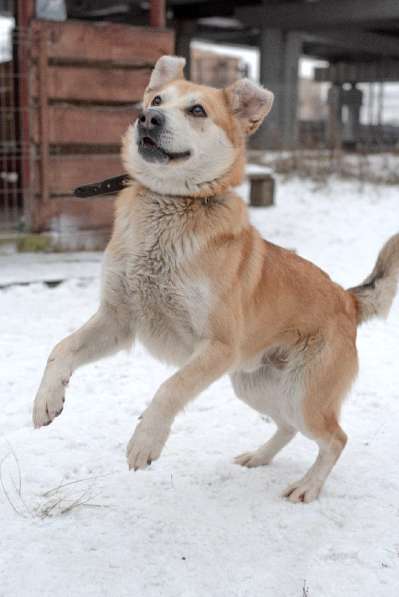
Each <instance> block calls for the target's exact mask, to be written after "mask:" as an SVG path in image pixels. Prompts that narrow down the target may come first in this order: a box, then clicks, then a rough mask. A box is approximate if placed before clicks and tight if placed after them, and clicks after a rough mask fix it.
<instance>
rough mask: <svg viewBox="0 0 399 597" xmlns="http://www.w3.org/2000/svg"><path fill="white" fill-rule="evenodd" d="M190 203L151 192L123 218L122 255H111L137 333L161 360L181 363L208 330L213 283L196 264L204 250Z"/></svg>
mask: <svg viewBox="0 0 399 597" xmlns="http://www.w3.org/2000/svg"><path fill="white" fill-rule="evenodd" d="M190 216H191V213H190V209H189V204H185V203H184V201H182V200H180V201H179V202H178V203H176V202H174V200H173V198H170V199H169V198H165V199H164V198H162V199H160V198H159V197H151V196H148V195H147V196H146V197H144V198H143V200H142V201H141V202H140V205H139V209H138V211H137V213H135V214H134V217H133V218H131V219H130V222H129V225H126V222H123V223H122V222H118V223H117V225H119V226H120V229H119V231H118V233H119V238H121V235H122V247H123V251H122V255H121V256H118V258H117V260H115V256H114V254H111V255H108V256H107V260H106V267H105V269H106V271H105V288H107V278H108V279H109V278H112V277H115V267H116V268H117V270H118V278H119V282H120V280H121V277H122V285H121V290H120V291H121V292H122V293H123V297H121V299H122V300H123V301H126V302H127V303H128V305H129V311H130V314H131V318H132V319H133V320H134V327H135V331H136V335H137V337H138V338H139V340H141V342H142V343H143V344H144V345H145V346H146V347H147V349H148V350H149V351H150V352H152V353H153V354H154V356H156V357H157V358H159V359H161V360H164V361H167V362H170V363H172V364H175V365H180V364H182V363H183V362H184V361H186V360H187V358H189V356H190V355H191V354H192V352H193V350H194V349H195V346H196V343H197V342H198V341H199V340H200V339H201V338H202V337H203V336H204V334H206V327H207V320H208V313H209V305H210V291H209V284H208V282H207V280H206V278H205V277H204V276H201V274H199V272H198V269H197V270H196V272H195V273H194V271H193V262H194V261H195V258H196V256H197V254H198V252H199V250H200V247H199V245H198V240H197V238H196V236H195V234H193V232H192V228H191V226H190V225H189V224H190V221H189V218H190Z"/></svg>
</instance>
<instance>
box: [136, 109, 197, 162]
mask: <svg viewBox="0 0 399 597" xmlns="http://www.w3.org/2000/svg"><path fill="white" fill-rule="evenodd" d="M165 121H166V118H165V115H164V114H163V112H161V111H160V110H156V109H155V108H148V109H147V110H143V111H142V112H141V113H140V114H139V117H138V121H137V133H138V142H137V144H138V150H139V153H140V155H141V156H142V157H143V158H144V159H145V160H146V161H147V162H158V163H167V162H169V161H170V160H176V159H182V158H187V157H189V156H190V152H189V151H182V152H179V153H171V152H168V151H166V150H165V149H164V148H163V147H162V143H161V135H162V132H163V131H164V129H165Z"/></svg>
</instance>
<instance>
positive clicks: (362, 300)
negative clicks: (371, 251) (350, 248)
mask: <svg viewBox="0 0 399 597" xmlns="http://www.w3.org/2000/svg"><path fill="white" fill-rule="evenodd" d="M398 279H399V234H395V235H394V236H392V237H391V238H390V239H389V240H388V241H387V242H386V243H385V245H384V246H383V247H382V249H381V251H380V253H379V255H378V258H377V262H376V264H375V266H374V269H373V271H372V272H371V274H370V275H369V276H368V277H367V278H366V279H365V280H364V282H363V283H362V284H360V286H355V287H354V288H349V289H348V292H350V293H351V294H352V295H353V296H354V297H355V300H356V304H357V319H358V323H363V322H364V321H367V320H368V319H371V318H372V317H387V315H388V313H389V310H390V308H391V305H392V302H393V299H394V298H395V294H396V289H397V286H398Z"/></svg>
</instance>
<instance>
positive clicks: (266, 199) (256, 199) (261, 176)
mask: <svg viewBox="0 0 399 597" xmlns="http://www.w3.org/2000/svg"><path fill="white" fill-rule="evenodd" d="M248 178H249V183H250V194H249V204H250V206H251V207H269V206H270V205H274V194H275V187H276V183H275V180H274V176H273V175H272V174H271V173H268V172H253V173H250V174H249V175H248Z"/></svg>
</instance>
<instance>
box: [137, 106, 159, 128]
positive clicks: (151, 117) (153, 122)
mask: <svg viewBox="0 0 399 597" xmlns="http://www.w3.org/2000/svg"><path fill="white" fill-rule="evenodd" d="M164 124H165V116H164V115H163V114H162V112H161V111H160V110H155V108H148V109H147V110H143V111H142V112H140V114H139V129H141V130H142V131H143V130H146V131H152V132H153V133H157V132H159V131H160V130H161V129H162V128H163V126H164Z"/></svg>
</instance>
